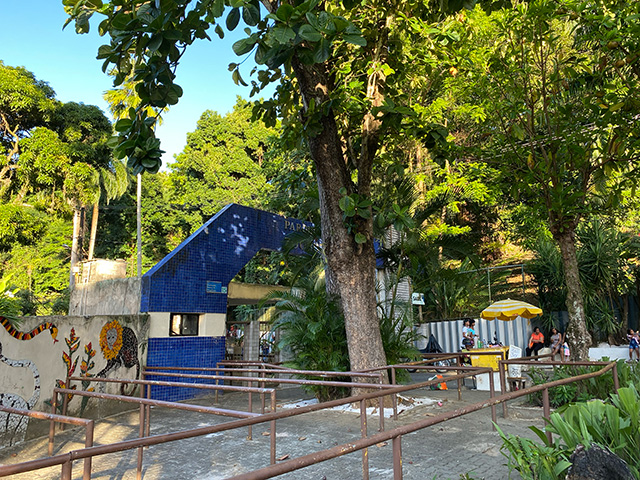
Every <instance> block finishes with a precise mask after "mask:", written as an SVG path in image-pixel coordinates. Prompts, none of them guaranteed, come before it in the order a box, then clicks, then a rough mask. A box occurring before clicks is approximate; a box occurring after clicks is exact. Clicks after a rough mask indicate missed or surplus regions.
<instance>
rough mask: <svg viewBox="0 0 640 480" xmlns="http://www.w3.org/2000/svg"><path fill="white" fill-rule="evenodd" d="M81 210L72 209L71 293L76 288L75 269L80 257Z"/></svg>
mask: <svg viewBox="0 0 640 480" xmlns="http://www.w3.org/2000/svg"><path fill="white" fill-rule="evenodd" d="M81 224H82V210H81V209H80V208H74V209H73V238H72V240H71V267H70V271H69V291H73V289H74V287H75V286H76V272H75V270H76V267H77V266H78V263H79V262H80V260H81V258H82V255H81V254H80V249H81V248H82V247H81V245H82V233H81V232H82V225H81Z"/></svg>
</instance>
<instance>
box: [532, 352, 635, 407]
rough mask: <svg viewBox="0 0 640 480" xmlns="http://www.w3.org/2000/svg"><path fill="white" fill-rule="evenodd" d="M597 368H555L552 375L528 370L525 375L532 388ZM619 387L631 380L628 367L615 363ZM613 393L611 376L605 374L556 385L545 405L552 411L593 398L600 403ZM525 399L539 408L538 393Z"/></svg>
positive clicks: (538, 370)
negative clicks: (548, 405) (547, 404)
mask: <svg viewBox="0 0 640 480" xmlns="http://www.w3.org/2000/svg"><path fill="white" fill-rule="evenodd" d="M600 368H601V367H599V366H596V367H587V366H575V365H561V366H556V367H554V369H553V372H552V373H550V374H549V373H547V372H546V371H544V370H541V369H537V368H532V369H531V371H530V372H529V376H530V377H531V381H532V383H533V384H534V385H541V384H543V383H547V382H552V381H555V380H561V379H563V378H569V377H575V376H577V375H584V374H586V373H591V372H595V371H597V370H599V369H600ZM621 372H622V374H621ZM621 378H622V379H624V381H620V385H621V386H628V385H629V383H630V382H632V380H633V377H632V374H631V373H630V367H629V366H628V365H626V364H625V362H624V361H620V362H619V363H618V379H619V380H620V379H621ZM612 390H613V375H612V374H605V375H600V376H598V377H592V378H589V379H587V380H583V381H581V382H577V383H570V384H567V385H559V386H557V387H553V388H550V389H549V404H550V405H551V407H553V408H560V407H563V406H564V405H568V404H570V403H573V402H578V401H588V400H592V399H594V398H597V399H601V400H604V399H606V398H608V397H609V394H610V393H611V391H612ZM528 400H529V402H530V403H532V404H534V405H542V393H541V392H536V393H532V394H530V395H529V397H528Z"/></svg>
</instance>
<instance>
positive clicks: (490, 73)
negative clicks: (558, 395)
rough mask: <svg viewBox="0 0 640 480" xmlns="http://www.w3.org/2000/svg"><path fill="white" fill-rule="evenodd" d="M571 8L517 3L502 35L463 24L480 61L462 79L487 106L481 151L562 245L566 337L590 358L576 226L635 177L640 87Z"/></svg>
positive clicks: (497, 25)
mask: <svg viewBox="0 0 640 480" xmlns="http://www.w3.org/2000/svg"><path fill="white" fill-rule="evenodd" d="M567 12H568V10H567V4H565V3H563V2H556V3H550V2H546V1H544V0H540V1H533V2H527V3H522V4H519V5H518V6H517V7H516V8H515V9H513V10H507V11H504V12H501V13H500V14H498V15H494V16H492V17H491V19H490V22H491V26H490V29H491V31H492V32H494V34H495V36H494V37H492V38H490V39H488V40H487V41H485V42H480V43H478V38H477V37H478V36H481V35H482V34H479V33H478V31H477V29H476V28H474V26H473V25H469V24H465V25H464V27H463V28H464V32H465V35H466V40H467V41H468V43H467V45H474V48H473V50H474V55H470V56H468V57H467V59H473V60H474V62H473V63H471V62H467V63H466V64H464V66H461V67H460V68H461V70H460V73H461V75H460V78H459V80H458V82H459V83H461V82H464V85H462V86H461V88H462V90H465V91H469V90H472V91H473V94H474V95H475V98H476V99H481V102H482V103H481V105H482V107H483V108H484V110H485V112H486V114H487V121H486V122H484V123H483V124H482V127H481V129H480V132H481V135H482V136H481V137H480V138H483V141H484V142H485V144H484V145H483V148H481V150H482V151H481V153H480V155H481V156H482V158H483V160H484V161H486V162H487V163H488V164H489V165H491V166H492V167H494V168H495V169H496V173H497V179H499V180H501V183H500V185H501V186H502V187H503V188H504V189H505V192H508V193H509V194H511V199H512V200H513V201H515V202H516V203H522V204H524V205H527V206H528V207H529V209H530V210H529V211H530V212H532V213H533V214H535V215H538V216H540V217H542V218H545V219H546V222H547V225H548V228H549V230H550V232H551V234H552V236H553V238H554V240H555V242H556V243H557V244H558V246H559V248H560V252H561V256H562V263H563V268H564V273H565V282H566V292H567V301H566V304H567V305H566V306H567V309H568V312H569V319H570V323H569V327H568V330H567V339H568V341H569V343H570V345H571V347H572V353H573V354H575V357H576V358H578V359H587V358H588V347H589V345H590V335H589V332H588V330H587V327H586V322H585V312H584V300H583V293H582V289H581V285H580V278H579V269H578V261H577V255H576V229H577V227H578V224H579V222H580V221H581V219H582V218H584V217H585V216H586V215H589V214H590V213H591V212H596V211H599V212H603V211H606V209H608V208H611V207H613V206H615V205H616V204H617V201H618V200H619V197H620V193H621V191H622V188H623V185H625V183H626V182H629V181H631V180H633V179H634V177H635V173H634V172H635V170H636V169H637V163H638V160H639V159H640V158H639V156H638V151H637V149H635V148H634V146H633V143H634V142H635V138H636V137H637V134H638V132H637V122H636V121H634V118H633V117H634V115H635V109H634V108H633V105H634V103H635V101H636V99H637V92H636V91H635V89H634V88H633V87H632V86H631V85H630V84H629V83H628V82H624V81H622V80H621V79H620V77H619V76H617V75H615V72H612V71H611V70H609V69H608V68H605V66H606V64H607V62H606V57H607V55H608V51H607V49H606V48H601V46H600V45H599V44H596V43H594V42H585V41H584V40H583V38H581V36H580V35H578V32H579V28H580V25H579V24H577V23H576V21H575V16H574V15H568V14H567ZM476 18H477V17H476ZM480 21H481V22H483V24H484V22H485V20H484V19H480ZM485 25H486V24H485ZM485 34H486V32H485ZM474 36H475V37H474ZM475 46H477V48H475ZM470 80H471V81H470ZM482 99H484V100H482Z"/></svg>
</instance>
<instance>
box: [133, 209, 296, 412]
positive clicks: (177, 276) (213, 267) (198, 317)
mask: <svg viewBox="0 0 640 480" xmlns="http://www.w3.org/2000/svg"><path fill="white" fill-rule="evenodd" d="M303 228H305V224H304V223H303V222H301V221H300V220H296V219H291V218H285V217H282V216H280V215H275V214H272V213H269V212H265V211H262V210H256V209H253V208H249V207H244V206H241V205H236V204H230V205H227V206H226V207H224V208H223V209H222V210H220V211H219V212H218V213H217V214H216V215H214V216H213V217H212V218H211V219H210V220H209V221H207V222H206V223H205V224H204V225H203V226H202V227H200V228H199V229H198V230H197V231H196V232H194V233H193V234H192V235H191V236H190V237H189V238H187V239H186V240H185V241H184V242H182V243H181V244H180V245H179V246H178V247H177V248H176V249H175V250H173V251H172V252H171V253H170V254H169V255H167V256H166V257H165V258H163V259H162V260H161V261H160V262H159V263H158V264H157V265H156V266H154V267H153V268H152V269H151V270H149V271H148V272H147V273H146V274H145V275H144V276H143V277H142V295H141V305H140V311H141V312H146V313H149V316H150V322H151V323H150V331H149V345H148V353H147V364H148V365H151V366H167V367H169V366H170V367H196V366H197V367H215V366H216V363H217V362H219V361H221V360H223V359H224V357H225V321H226V313H227V296H228V292H229V283H230V282H231V280H232V279H233V277H234V276H235V275H236V274H237V273H238V272H239V271H240V269H242V268H243V267H244V266H245V265H246V263H247V262H248V261H249V260H251V258H253V256H254V255H255V254H256V253H258V251H259V250H261V249H266V250H279V249H280V248H281V246H282V243H283V240H284V238H285V236H286V235H287V233H290V232H292V231H297V230H301V229H303ZM190 373H193V372H190ZM152 379H160V378H159V377H152ZM166 379H167V380H169V378H166ZM174 380H175V379H174ZM194 393H196V391H195V390H194V391H187V390H184V389H182V391H181V390H178V389H175V388H168V387H155V388H154V389H153V390H152V396H153V398H158V399H163V400H182V399H185V398H189V397H191V396H193V395H194Z"/></svg>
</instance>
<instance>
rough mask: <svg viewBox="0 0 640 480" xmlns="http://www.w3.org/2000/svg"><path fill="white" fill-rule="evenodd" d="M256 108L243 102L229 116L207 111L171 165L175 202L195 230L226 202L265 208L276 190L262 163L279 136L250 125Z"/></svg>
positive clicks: (267, 129) (239, 101) (257, 125)
mask: <svg viewBox="0 0 640 480" xmlns="http://www.w3.org/2000/svg"><path fill="white" fill-rule="evenodd" d="M251 107H252V106H251V104H249V103H248V102H246V101H245V100H242V99H240V98H238V99H237V102H236V105H235V106H234V108H233V111H232V112H230V113H228V114H226V115H224V116H221V115H220V114H218V113H216V112H213V111H211V110H207V111H206V112H204V113H203V114H202V116H201V117H200V120H199V121H198V125H197V128H196V130H195V131H194V132H191V133H189V134H188V135H187V145H186V146H185V148H184V151H183V152H182V153H180V154H179V155H177V157H176V161H175V163H172V164H171V165H170V168H171V174H170V176H169V178H170V181H171V184H172V186H173V190H174V196H175V202H176V203H178V204H181V205H182V208H183V209H185V211H184V212H183V214H184V215H185V216H186V217H188V221H189V223H190V225H191V230H192V231H194V230H195V229H197V228H199V227H200V225H202V223H203V222H204V221H205V220H206V219H208V218H209V217H211V216H212V215H214V214H215V213H216V212H217V211H218V210H220V209H221V208H222V207H223V206H224V205H226V204H227V203H230V202H233V203H241V204H243V205H247V206H253V207H260V206H262V205H264V203H265V200H264V199H265V198H266V197H268V195H269V192H270V191H271V186H270V185H269V184H268V183H267V177H266V176H265V173H264V170H263V168H262V164H263V162H264V155H265V150H266V147H267V144H268V141H269V137H270V136H272V135H273V134H274V131H273V129H269V128H266V127H265V126H264V125H263V124H262V123H261V122H252V121H251Z"/></svg>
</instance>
